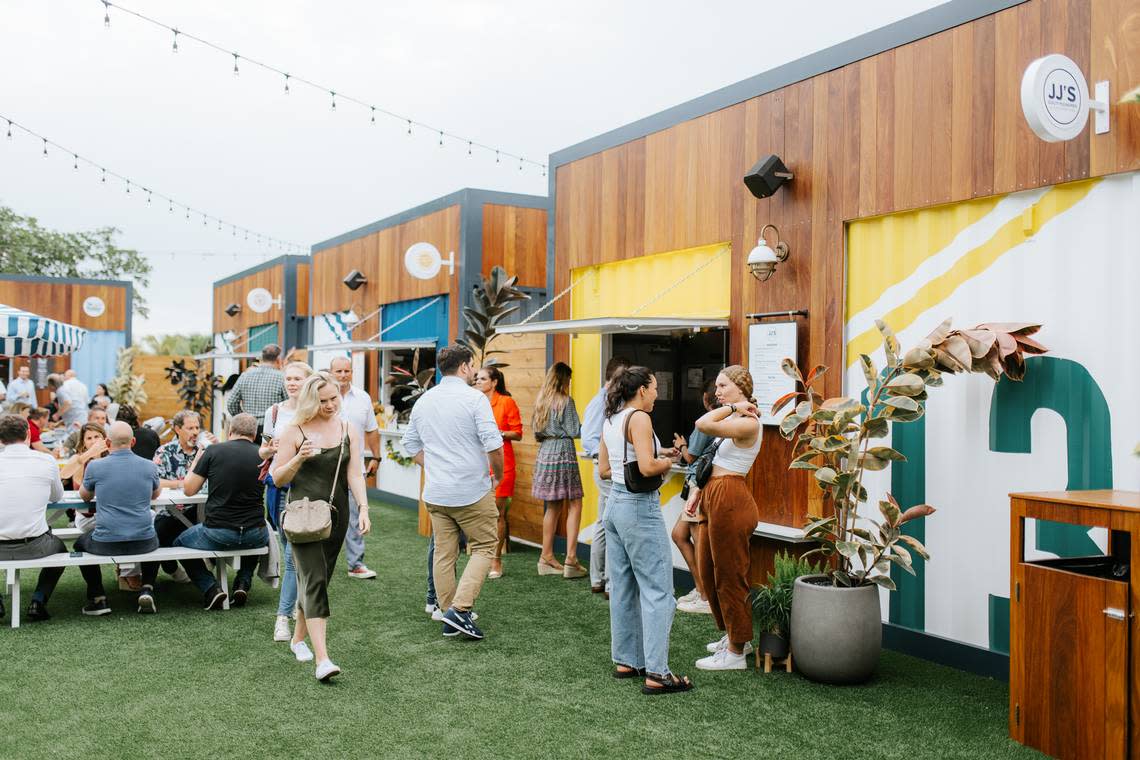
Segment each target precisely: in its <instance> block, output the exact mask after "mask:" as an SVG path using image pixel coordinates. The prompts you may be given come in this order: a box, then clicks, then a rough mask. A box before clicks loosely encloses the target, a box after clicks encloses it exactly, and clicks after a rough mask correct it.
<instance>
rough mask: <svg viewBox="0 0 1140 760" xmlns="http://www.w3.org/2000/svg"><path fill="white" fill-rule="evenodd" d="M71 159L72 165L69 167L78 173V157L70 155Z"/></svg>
mask: <svg viewBox="0 0 1140 760" xmlns="http://www.w3.org/2000/svg"><path fill="white" fill-rule="evenodd" d="M71 158H72V161H74V163H72V165H71V168H72V169H75V170H76V171H79V156H77V155H76V154H74V153H72V154H71Z"/></svg>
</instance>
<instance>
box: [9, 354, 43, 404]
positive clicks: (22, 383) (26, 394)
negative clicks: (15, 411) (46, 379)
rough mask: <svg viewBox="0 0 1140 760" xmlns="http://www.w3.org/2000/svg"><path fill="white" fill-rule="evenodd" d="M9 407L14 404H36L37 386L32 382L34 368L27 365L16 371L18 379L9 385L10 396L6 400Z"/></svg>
mask: <svg viewBox="0 0 1140 760" xmlns="http://www.w3.org/2000/svg"><path fill="white" fill-rule="evenodd" d="M4 401H5V403H6V404H7V405H8V406H11V405H12V404H27V405H28V406H37V404H36V384H35V383H34V382H32V368H31V367H29V366H28V365H27V364H25V365H23V366H21V367H20V368H19V369H18V370H16V379H15V380H13V381H12V382H10V383H8V395H7V397H6V398H5V399H4Z"/></svg>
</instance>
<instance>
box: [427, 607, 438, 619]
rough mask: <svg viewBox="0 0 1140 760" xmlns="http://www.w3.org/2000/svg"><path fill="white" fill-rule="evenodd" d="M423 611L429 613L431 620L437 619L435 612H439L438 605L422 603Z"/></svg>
mask: <svg viewBox="0 0 1140 760" xmlns="http://www.w3.org/2000/svg"><path fill="white" fill-rule="evenodd" d="M424 612H426V613H427V614H429V615H431V619H432V620H438V619H439V618H437V617H436V616H435V613H437V612H439V605H438V604H425V605H424Z"/></svg>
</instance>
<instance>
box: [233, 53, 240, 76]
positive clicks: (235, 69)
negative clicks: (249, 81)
mask: <svg viewBox="0 0 1140 760" xmlns="http://www.w3.org/2000/svg"><path fill="white" fill-rule="evenodd" d="M237 62H238V54H237V53H234V76H235V77H236V76H237V75H238V73H239V72H238V67H237Z"/></svg>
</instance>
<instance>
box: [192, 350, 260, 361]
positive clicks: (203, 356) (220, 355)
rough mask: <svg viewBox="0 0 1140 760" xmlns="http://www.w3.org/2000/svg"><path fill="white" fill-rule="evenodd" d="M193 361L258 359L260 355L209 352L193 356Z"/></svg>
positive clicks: (253, 353) (246, 352)
mask: <svg viewBox="0 0 1140 760" xmlns="http://www.w3.org/2000/svg"><path fill="white" fill-rule="evenodd" d="M191 358H193V359H197V360H198V361H200V362H201V361H206V360H207V359H260V358H261V354H260V353H255V352H253V351H245V352H241V353H233V352H230V351H211V352H210V353H208V354H194V356H193V357H191Z"/></svg>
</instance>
